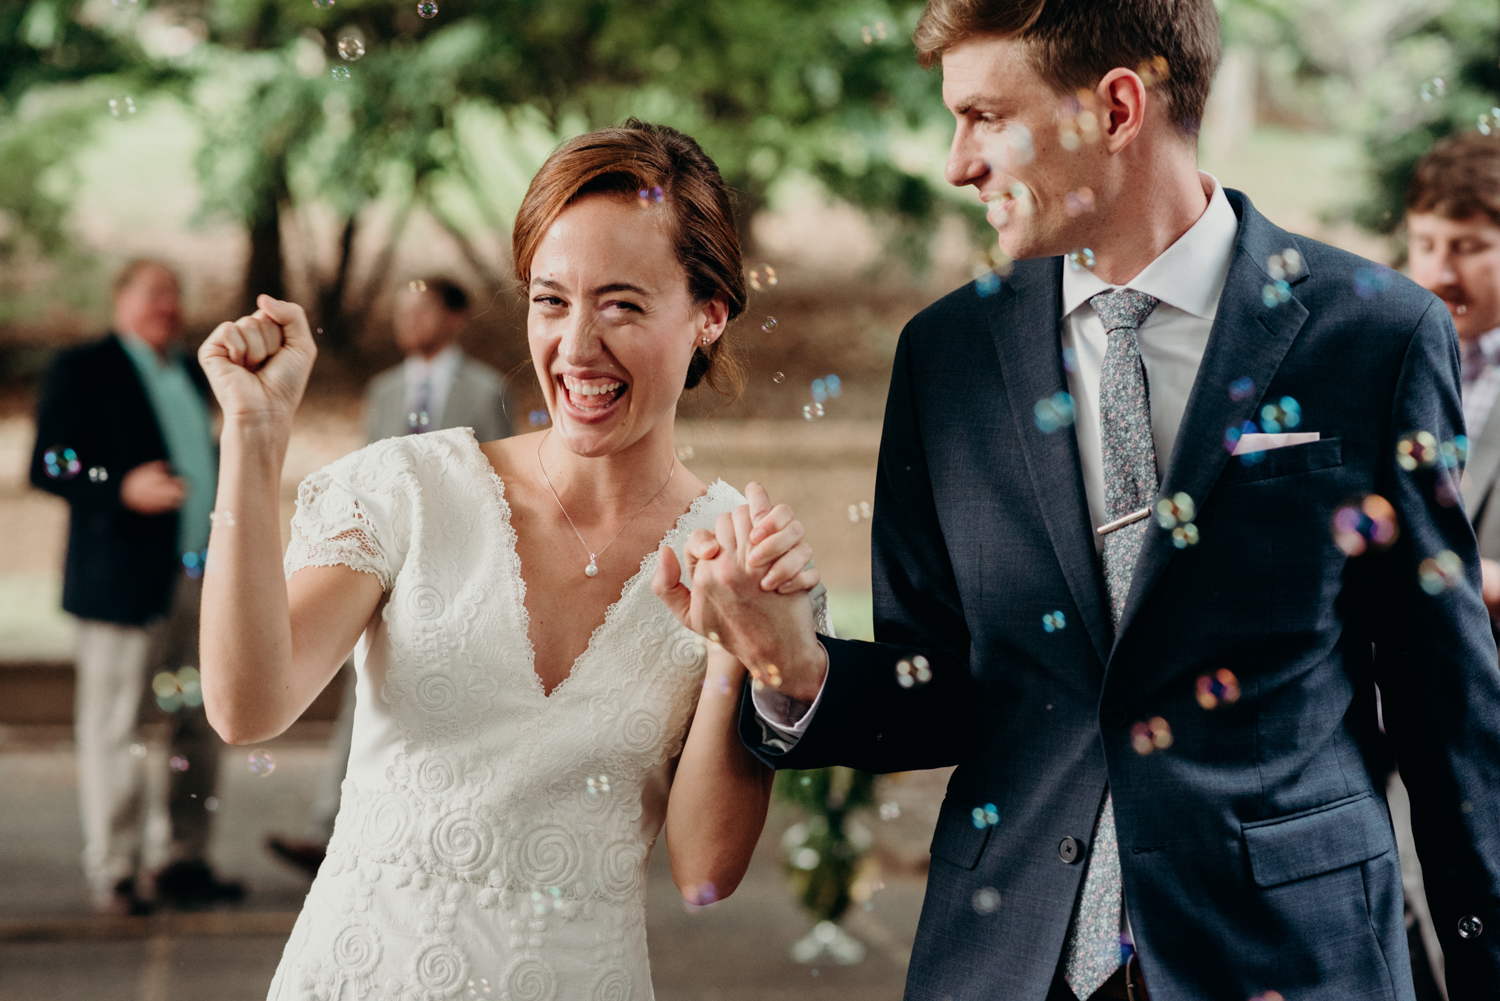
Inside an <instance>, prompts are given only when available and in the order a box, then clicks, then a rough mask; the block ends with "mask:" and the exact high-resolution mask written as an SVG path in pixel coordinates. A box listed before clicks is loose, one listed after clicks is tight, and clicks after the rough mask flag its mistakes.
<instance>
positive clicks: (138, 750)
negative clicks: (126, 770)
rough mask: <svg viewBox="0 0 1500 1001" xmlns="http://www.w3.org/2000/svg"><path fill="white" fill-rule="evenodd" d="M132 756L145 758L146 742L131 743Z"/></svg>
mask: <svg viewBox="0 0 1500 1001" xmlns="http://www.w3.org/2000/svg"><path fill="white" fill-rule="evenodd" d="M130 756H131V757H133V758H144V757H145V756H146V745H145V744H131V745H130Z"/></svg>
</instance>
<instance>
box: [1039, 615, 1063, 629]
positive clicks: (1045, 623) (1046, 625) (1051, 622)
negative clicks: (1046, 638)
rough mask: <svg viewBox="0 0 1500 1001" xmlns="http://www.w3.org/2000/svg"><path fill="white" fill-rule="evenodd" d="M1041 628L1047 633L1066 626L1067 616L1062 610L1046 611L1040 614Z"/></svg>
mask: <svg viewBox="0 0 1500 1001" xmlns="http://www.w3.org/2000/svg"><path fill="white" fill-rule="evenodd" d="M1042 628H1043V629H1044V630H1046V631H1047V632H1049V633H1055V632H1057V631H1058V630H1060V629H1066V628H1068V617H1067V616H1066V615H1064V614H1063V613H1062V612H1048V613H1047V614H1046V615H1043V616H1042Z"/></svg>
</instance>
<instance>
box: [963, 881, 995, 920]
mask: <svg viewBox="0 0 1500 1001" xmlns="http://www.w3.org/2000/svg"><path fill="white" fill-rule="evenodd" d="M970 902H971V903H973V905H974V912H975V913H976V914H994V913H995V912H996V911H998V910H999V909H1000V891H999V890H997V889H995V888H994V887H993V886H984V887H980V888H979V889H977V890H975V891H974V896H973V897H971V898H970Z"/></svg>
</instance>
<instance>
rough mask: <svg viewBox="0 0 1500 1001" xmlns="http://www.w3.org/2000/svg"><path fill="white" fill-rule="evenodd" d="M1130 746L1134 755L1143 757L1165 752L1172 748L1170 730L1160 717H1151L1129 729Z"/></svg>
mask: <svg viewBox="0 0 1500 1001" xmlns="http://www.w3.org/2000/svg"><path fill="white" fill-rule="evenodd" d="M1130 746H1131V747H1133V748H1134V749H1135V753H1136V754H1140V755H1143V756H1144V755H1147V754H1150V753H1151V752H1152V751H1165V750H1166V749H1167V748H1169V747H1171V746H1172V728H1171V727H1170V726H1168V725H1167V721H1166V720H1164V719H1162V718H1161V717H1160V716H1153V717H1151V718H1150V719H1149V720H1146V721H1145V722H1144V723H1137V724H1136V725H1135V726H1133V727H1131V728H1130Z"/></svg>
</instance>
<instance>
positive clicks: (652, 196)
mask: <svg viewBox="0 0 1500 1001" xmlns="http://www.w3.org/2000/svg"><path fill="white" fill-rule="evenodd" d="M436 11H437V8H436V7H434V8H433V12H434V13H436ZM635 196H636V197H637V198H639V199H640V201H641V204H642V205H660V204H661V203H662V202H663V201H664V200H665V199H666V197H667V196H666V194H665V193H664V192H663V191H662V190H661V185H659V184H654V185H652V186H651V187H649V188H641V189H640V190H639V191H637V192H636V193H635Z"/></svg>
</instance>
